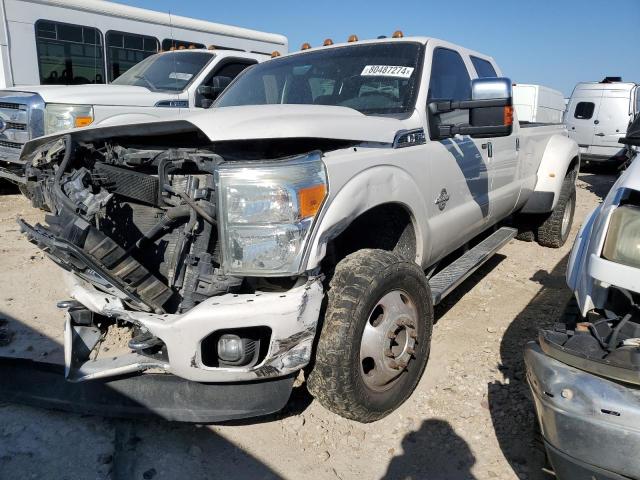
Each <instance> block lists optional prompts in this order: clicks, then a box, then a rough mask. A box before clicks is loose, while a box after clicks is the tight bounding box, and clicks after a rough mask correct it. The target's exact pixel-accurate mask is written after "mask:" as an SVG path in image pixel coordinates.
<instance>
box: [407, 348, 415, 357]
mask: <svg viewBox="0 0 640 480" xmlns="http://www.w3.org/2000/svg"><path fill="white" fill-rule="evenodd" d="M407 353H408V354H409V355H411V356H412V357H413V356H414V355H415V354H416V351H415V350H414V349H413V348H411V347H409V348H407Z"/></svg>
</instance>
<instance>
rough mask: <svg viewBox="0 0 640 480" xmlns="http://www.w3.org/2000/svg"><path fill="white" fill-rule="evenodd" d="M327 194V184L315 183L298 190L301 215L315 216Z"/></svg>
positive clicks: (306, 216)
mask: <svg viewBox="0 0 640 480" xmlns="http://www.w3.org/2000/svg"><path fill="white" fill-rule="evenodd" d="M326 194H327V186H326V185H314V186H313V187H307V188H303V189H301V190H299V191H298V204H299V205H300V217H301V218H309V217H313V216H314V215H315V214H316V213H318V210H320V206H321V205H322V201H323V200H324V197H325V195H326Z"/></svg>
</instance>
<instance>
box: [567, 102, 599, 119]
mask: <svg viewBox="0 0 640 480" xmlns="http://www.w3.org/2000/svg"><path fill="white" fill-rule="evenodd" d="M595 108H596V104H595V103H593V102H578V104H577V105H576V109H575V111H574V112H573V117H574V118H577V119H578V120H589V119H590V118H592V117H593V112H594V110H595Z"/></svg>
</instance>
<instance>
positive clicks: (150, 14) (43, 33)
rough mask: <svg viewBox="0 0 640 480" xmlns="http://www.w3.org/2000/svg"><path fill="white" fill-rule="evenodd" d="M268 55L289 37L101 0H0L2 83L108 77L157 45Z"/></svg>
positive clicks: (58, 82) (98, 80)
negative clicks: (211, 48) (212, 48)
mask: <svg viewBox="0 0 640 480" xmlns="http://www.w3.org/2000/svg"><path fill="white" fill-rule="evenodd" d="M209 46H214V47H215V48H217V49H225V50H238V51H243V52H248V53H256V54H263V55H271V53H272V52H273V51H278V52H280V53H286V52H287V38H286V37H285V36H283V35H277V34H272V33H266V32H259V31H255V30H248V29H245V28H239V27H233V26H229V25H222V24H218V23H211V22H205V21H202V20H196V19H192V18H186V17H180V16H176V15H171V14H170V13H168V12H165V13H161V12H154V11H151V10H144V9H141V8H135V7H130V6H127V5H120V4H116V3H112V2H107V1H102V0H0V88H7V87H12V86H19V85H38V84H42V85H77V84H85V83H109V82H111V81H112V80H114V79H115V78H117V77H118V76H119V75H121V74H122V73H124V72H125V71H126V70H128V69H129V68H130V67H132V66H133V65H135V64H136V63H138V62H140V61H142V60H144V59H145V58H146V57H148V56H150V55H152V54H154V53H157V52H158V51H160V50H170V49H172V48H174V49H179V48H190V47H191V48H204V47H209Z"/></svg>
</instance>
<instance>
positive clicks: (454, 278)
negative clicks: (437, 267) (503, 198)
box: [429, 227, 518, 305]
mask: <svg viewBox="0 0 640 480" xmlns="http://www.w3.org/2000/svg"><path fill="white" fill-rule="evenodd" d="M517 234H518V230H516V229H515V228H509V227H502V228H500V229H498V230H496V231H495V232H494V233H493V234H492V235H491V236H489V237H488V238H486V239H484V240H483V241H482V242H480V243H479V244H478V245H476V246H475V247H473V248H472V249H471V250H469V251H468V252H466V253H465V254H464V255H462V256H461V257H460V258H458V259H457V260H456V261H454V262H453V263H451V264H450V265H448V266H447V267H445V268H444V270H441V271H440V272H438V273H437V274H436V275H434V276H433V277H431V279H430V280H429V286H430V287H431V298H432V301H433V304H434V305H437V304H439V303H440V302H441V301H442V299H444V297H446V296H447V295H449V294H450V293H451V292H452V291H453V290H455V289H456V287H458V286H459V285H460V284H461V283H462V282H464V281H465V280H466V279H467V278H469V276H470V275H471V274H472V273H473V272H475V271H476V270H477V269H478V268H480V267H481V266H482V265H483V264H484V263H485V262H486V261H487V260H489V259H490V258H491V257H492V256H493V255H495V254H496V253H497V252H498V250H500V249H501V248H502V247H504V246H505V245H506V244H507V243H509V242H510V241H511V240H512V239H513V238H515V236H516V235H517Z"/></svg>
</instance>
